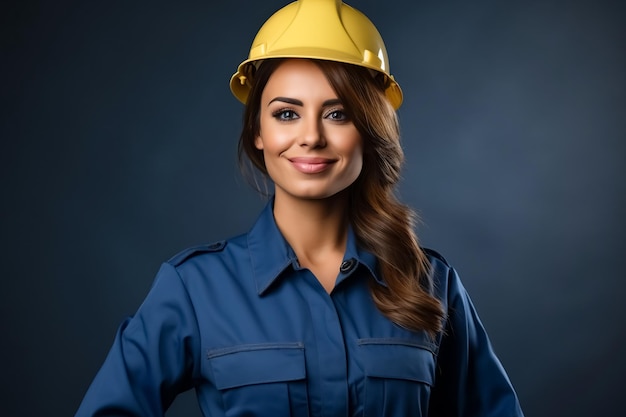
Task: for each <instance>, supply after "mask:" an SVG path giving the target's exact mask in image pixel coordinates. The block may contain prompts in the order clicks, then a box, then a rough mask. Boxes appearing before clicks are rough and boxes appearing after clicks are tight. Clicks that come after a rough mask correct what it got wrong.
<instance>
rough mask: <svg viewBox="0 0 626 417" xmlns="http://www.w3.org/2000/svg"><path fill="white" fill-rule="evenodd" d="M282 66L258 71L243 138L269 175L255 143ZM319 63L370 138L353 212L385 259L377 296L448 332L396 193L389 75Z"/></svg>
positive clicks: (396, 136) (408, 316)
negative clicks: (266, 98) (269, 88)
mask: <svg viewBox="0 0 626 417" xmlns="http://www.w3.org/2000/svg"><path fill="white" fill-rule="evenodd" d="M282 61H283V60H281V59H270V60H266V61H264V62H263V63H262V64H261V65H260V67H259V68H258V70H255V69H254V67H252V66H251V67H250V74H249V76H250V77H251V78H252V80H253V86H252V90H251V91H250V95H249V96H248V103H247V105H246V109H245V112H244V120H243V129H242V133H241V136H240V139H239V161H240V164H241V165H242V167H245V166H246V163H247V162H248V161H249V162H251V163H252V165H253V166H254V167H255V168H256V169H258V170H259V171H260V172H261V173H263V174H264V175H265V176H267V170H266V168H265V162H264V160H263V152H262V151H260V150H258V149H257V148H256V147H255V146H254V139H255V138H256V137H257V136H258V134H259V132H260V119H259V115H260V111H259V109H260V103H261V94H262V92H263V89H264V87H265V84H266V83H267V81H268V80H269V77H270V76H271V74H272V73H273V72H274V70H275V69H276V68H277V67H278V66H279V65H280V64H281V62H282ZM313 62H315V63H316V64H317V65H318V66H319V67H320V68H321V69H322V71H323V72H324V74H325V75H326V78H327V79H328V82H329V83H330V85H331V86H332V88H333V89H334V91H335V92H336V93H337V95H338V97H339V99H340V100H341V102H342V103H344V106H345V111H346V113H347V115H348V116H349V117H350V119H351V120H352V122H353V123H354V125H355V127H356V128H357V130H358V131H359V133H360V134H361V137H362V138H363V169H362V171H361V174H360V175H359V177H358V178H357V180H356V181H355V182H354V184H352V185H351V187H350V203H349V204H350V207H349V213H350V221H351V222H352V227H353V229H354V232H355V234H356V237H357V239H358V241H359V244H360V245H361V246H363V247H364V248H365V249H367V250H369V251H371V252H372V253H373V254H374V255H375V256H376V257H377V258H378V261H379V263H380V272H381V275H382V277H383V280H384V282H385V284H386V286H382V285H377V284H374V283H372V285H371V286H370V288H371V294H372V298H373V300H374V302H375V304H376V306H377V308H378V309H379V310H380V311H381V312H382V313H383V314H384V315H385V316H386V317H388V318H389V319H390V320H391V321H393V322H394V323H396V324H398V325H400V326H402V327H405V328H407V329H410V330H425V331H427V332H428V333H429V334H431V335H432V336H434V335H435V334H436V333H437V332H439V331H441V330H442V322H443V318H444V311H443V308H442V305H441V303H440V302H439V300H437V299H436V298H435V297H434V296H433V295H432V290H433V288H432V287H433V282H432V277H431V275H430V267H429V263H428V260H427V258H426V255H425V254H424V252H423V251H422V249H421V248H420V246H419V244H418V241H417V237H416V236H415V233H414V226H415V224H414V223H415V219H416V216H415V214H414V212H413V211H412V210H411V209H410V208H409V207H407V206H406V205H404V204H402V203H400V202H399V201H398V199H397V197H396V195H395V188H396V185H397V183H398V181H399V180H400V171H401V167H402V164H403V162H404V153H403V151H402V147H401V144H400V128H399V123H398V117H397V114H396V112H395V111H394V109H393V107H392V106H391V104H390V103H389V101H388V100H387V99H386V98H385V93H384V89H385V85H384V83H385V81H384V77H382V76H381V77H374V76H372V74H370V72H369V70H367V69H366V68H363V67H359V66H356V65H350V64H342V63H338V62H334V61H324V60H313ZM257 184H258V183H257Z"/></svg>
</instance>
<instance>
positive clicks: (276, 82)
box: [262, 58, 337, 101]
mask: <svg viewBox="0 0 626 417" xmlns="http://www.w3.org/2000/svg"><path fill="white" fill-rule="evenodd" d="M270 96H272V97H274V96H287V97H294V98H301V99H305V98H309V99H315V98H322V99H323V100H327V99H329V98H336V97H337V94H336V93H335V92H334V90H333V88H332V87H331V85H330V83H329V82H328V80H327V79H326V76H325V75H324V72H323V71H322V69H321V68H320V67H319V66H317V65H316V64H315V63H314V62H312V61H310V60H308V59H297V58H294V59H287V60H285V61H284V62H282V63H281V64H280V65H279V66H278V67H277V68H276V69H275V70H274V72H273V73H272V75H271V76H270V77H269V79H268V81H267V84H266V85H265V88H264V89H263V94H262V97H263V99H262V101H266V99H271V98H270Z"/></svg>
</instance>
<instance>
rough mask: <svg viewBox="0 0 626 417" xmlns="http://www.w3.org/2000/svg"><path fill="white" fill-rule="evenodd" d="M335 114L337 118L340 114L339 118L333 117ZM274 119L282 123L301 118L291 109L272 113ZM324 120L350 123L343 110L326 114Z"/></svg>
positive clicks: (335, 110)
mask: <svg viewBox="0 0 626 417" xmlns="http://www.w3.org/2000/svg"><path fill="white" fill-rule="evenodd" d="M333 114H334V115H335V116H337V114H339V117H331V116H332V115H333ZM288 115H290V116H288ZM272 117H273V118H275V119H277V120H279V121H282V122H288V121H291V120H295V119H299V118H300V116H299V115H298V113H296V112H295V111H294V110H293V109H290V108H282V109H278V110H276V111H274V112H272ZM324 118H325V119H330V120H331V121H335V122H346V121H348V116H347V115H346V113H345V112H344V111H343V109H332V110H330V111H328V112H326V114H325V115H324Z"/></svg>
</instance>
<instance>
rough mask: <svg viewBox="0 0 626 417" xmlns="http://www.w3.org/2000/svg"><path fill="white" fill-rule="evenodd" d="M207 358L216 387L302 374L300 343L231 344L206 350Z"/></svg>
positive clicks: (272, 380)
mask: <svg viewBox="0 0 626 417" xmlns="http://www.w3.org/2000/svg"><path fill="white" fill-rule="evenodd" d="M208 358H209V361H210V363H211V369H212V370H213V375H214V377H215V385H216V387H217V388H218V389H228V388H235V387H240V386H244V385H252V384H264V383H270V382H280V381H295V380H299V379H304V378H305V377H306V370H305V360H304V345H303V344H302V343H286V344H275V343H273V344H268V345H264V344H258V345H243V346H235V347H233V348H228V349H220V350H216V351H210V352H209V353H208Z"/></svg>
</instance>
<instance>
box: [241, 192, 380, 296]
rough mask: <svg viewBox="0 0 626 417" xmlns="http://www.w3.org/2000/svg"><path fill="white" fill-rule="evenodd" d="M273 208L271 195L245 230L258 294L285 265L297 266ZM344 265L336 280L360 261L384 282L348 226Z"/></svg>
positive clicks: (345, 275)
mask: <svg viewBox="0 0 626 417" xmlns="http://www.w3.org/2000/svg"><path fill="white" fill-rule="evenodd" d="M273 208H274V199H273V198H272V199H271V200H270V201H269V202H268V203H267V205H266V206H265V208H264V209H263V211H262V212H261V215H260V216H259V218H258V220H257V221H256V223H255V224H254V226H253V227H252V229H251V230H250V232H249V233H248V250H249V252H250V260H251V262H252V270H253V273H254V280H255V282H256V288H257V291H258V293H259V295H262V294H264V293H265V292H267V291H269V290H270V288H271V287H272V284H273V283H274V282H275V281H276V280H277V279H278V278H279V277H280V275H281V274H282V273H283V271H285V269H287V268H288V267H293V268H298V259H297V258H296V254H295V253H294V251H293V249H292V248H291V246H289V243H288V242H287V241H286V240H285V238H284V237H283V235H282V233H281V232H280V230H279V229H278V226H277V225H276V221H275V220H274V212H273ZM344 265H346V266H348V267H349V268H346V269H348V271H346V272H345V273H343V274H342V276H341V277H340V278H339V280H338V281H337V284H339V283H340V282H341V281H343V280H344V279H345V278H347V277H348V276H349V275H350V273H351V272H352V271H355V270H356V269H357V267H358V266H359V265H362V266H364V267H365V268H366V269H367V270H368V271H369V273H370V274H371V275H372V276H373V277H374V279H375V280H376V282H377V283H378V284H380V285H386V284H385V282H384V281H383V280H382V278H381V277H380V273H379V271H378V260H377V259H376V257H375V256H374V255H373V254H372V253H370V252H368V251H366V250H364V249H362V248H360V247H359V246H358V244H357V241H356V236H355V234H354V231H353V230H352V226H350V227H349V229H348V242H347V244H346V252H345V254H344V257H343V262H342V266H344ZM338 272H339V271H338Z"/></svg>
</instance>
